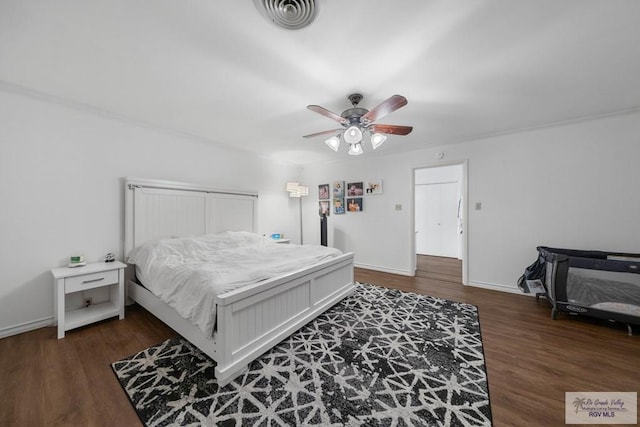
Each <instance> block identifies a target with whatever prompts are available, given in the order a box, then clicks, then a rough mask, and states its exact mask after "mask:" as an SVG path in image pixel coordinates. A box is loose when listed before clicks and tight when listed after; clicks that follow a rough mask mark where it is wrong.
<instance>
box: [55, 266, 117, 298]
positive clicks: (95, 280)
mask: <svg viewBox="0 0 640 427" xmlns="http://www.w3.org/2000/svg"><path fill="white" fill-rule="evenodd" d="M77 268H82V267H77ZM113 283H118V270H111V271H100V272H97V273H90V274H83V275H81V276H75V277H67V278H66V279H65V281H64V292H65V293H67V294H68V293H71V292H77V291H83V290H85V289H92V288H97V287H100V286H105V285H110V284H113Z"/></svg>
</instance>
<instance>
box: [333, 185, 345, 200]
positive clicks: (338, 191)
mask: <svg viewBox="0 0 640 427" xmlns="http://www.w3.org/2000/svg"><path fill="white" fill-rule="evenodd" d="M333 197H334V198H340V197H344V181H333Z"/></svg>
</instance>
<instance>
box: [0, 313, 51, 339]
mask: <svg viewBox="0 0 640 427" xmlns="http://www.w3.org/2000/svg"><path fill="white" fill-rule="evenodd" d="M45 326H53V316H51V317H45V318H44V319H38V320H32V321H30V322H25V323H21V324H19V325H15V326H9V327H6V328H1V329H0V338H6V337H10V336H12V335H18V334H22V333H24V332H29V331H33V330H36V329H40V328H44V327H45Z"/></svg>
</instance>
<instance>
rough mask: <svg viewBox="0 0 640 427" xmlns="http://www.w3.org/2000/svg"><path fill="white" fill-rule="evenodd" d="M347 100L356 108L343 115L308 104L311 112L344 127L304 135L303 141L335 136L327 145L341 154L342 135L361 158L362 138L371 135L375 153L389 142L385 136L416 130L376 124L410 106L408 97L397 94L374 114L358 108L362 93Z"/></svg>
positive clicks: (350, 152) (373, 111) (404, 133)
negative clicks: (383, 144) (321, 136)
mask: <svg viewBox="0 0 640 427" xmlns="http://www.w3.org/2000/svg"><path fill="white" fill-rule="evenodd" d="M347 99H349V101H351V105H352V107H351V108H348V109H346V110H344V111H343V112H342V113H341V114H340V115H338V114H336V113H334V112H331V111H329V110H327V109H326V108H324V107H321V106H319V105H307V108H308V109H309V110H311V111H314V112H316V113H318V114H322V115H323V116H325V117H328V118H330V119H332V120H335V121H336V122H338V123H340V124H341V125H342V128H339V129H331V130H325V131H322V132H316V133H312V134H310V135H304V136H303V138H313V137H316V136H320V135H329V134H334V135H333V136H332V137H331V138H329V139H327V140H326V141H325V143H326V144H327V145H328V146H329V148H331V149H332V150H333V151H336V152H337V151H338V148H339V147H340V136H342V138H343V139H344V141H345V142H346V143H347V144H349V154H351V155H352V156H358V155H360V154H362V153H363V151H362V137H363V135H365V134H369V135H370V140H371V146H372V147H373V149H374V150H375V149H376V148H378V147H379V146H381V145H382V143H383V142H385V141H386V139H387V137H386V136H385V135H408V134H409V133H410V132H411V131H412V130H413V127H412V126H399V125H383V124H377V123H374V122H375V121H376V120H378V119H381V118H382V117H384V116H386V115H387V114H389V113H392V112H394V111H396V110H397V109H399V108H401V107H404V106H405V105H407V98H405V97H404V96H401V95H393V96H391V97H389V98H388V99H386V100H384V101H383V102H382V103H381V104H380V105H378V106H377V107H375V108H374V109H373V110H371V111H369V110H367V109H366V108H361V107H358V104H359V103H360V101H362V95H361V94H359V93H353V94H351V95H349V96H347Z"/></svg>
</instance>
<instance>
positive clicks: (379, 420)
mask: <svg viewBox="0 0 640 427" xmlns="http://www.w3.org/2000/svg"><path fill="white" fill-rule="evenodd" d="M214 366H215V362H214V361H212V360H211V359H209V358H208V357H207V356H205V355H204V354H203V353H201V352H200V351H199V350H198V349H197V348H195V347H194V346H192V345H191V344H190V343H188V342H187V341H185V340H184V339H183V338H181V337H178V338H173V339H170V340H168V341H166V342H164V343H162V344H160V345H157V346H154V347H151V348H149V349H147V350H144V351H141V352H140V353H138V354H135V355H133V356H131V357H129V358H127V359H123V360H120V361H118V362H115V363H113V364H112V368H113V371H114V372H115V374H116V376H117V377H118V380H119V381H120V384H121V385H122V387H123V388H124V390H125V391H126V393H127V394H128V396H129V399H130V400H131V402H132V403H133V405H134V407H135V409H136V411H137V413H138V415H139V417H140V419H141V420H142V421H143V422H144V424H145V425H147V426H167V425H211V426H214V425H220V426H254V425H255V426H300V425H333V426H341V425H348V426H490V425H491V407H490V404H489V393H488V384H487V375H486V370H485V366H484V354H483V350H482V339H481V336H480V324H479V321H478V312H477V308H476V307H475V306H473V305H469V304H462V303H455V302H452V301H447V300H443V299H439V298H433V297H429V296H424V295H417V294H413V293H407V292H401V291H398V290H392V289H387V288H381V287H376V286H372V285H363V284H358V285H357V286H356V291H355V292H354V294H353V295H352V296H350V297H347V298H346V299H344V300H343V301H342V302H340V303H339V304H337V305H335V306H334V307H332V308H331V309H330V310H328V311H327V312H326V313H324V314H323V315H321V316H320V317H318V318H317V319H315V320H314V321H312V322H311V323H309V324H308V325H306V326H304V327H303V328H302V329H300V330H298V331H297V332H295V333H294V334H293V335H291V336H290V337H289V338H287V339H285V340H284V341H283V342H281V343H280V344H278V345H277V346H276V347H274V348H273V349H272V350H270V351H269V352H268V353H266V354H264V355H263V356H262V357H260V358H259V359H258V360H256V361H255V362H253V363H251V364H250V365H249V370H248V371H247V372H246V373H244V374H243V375H241V376H240V377H238V378H237V379H236V380H235V381H233V382H231V383H230V384H228V385H227V386H225V387H222V388H219V387H218V385H217V383H216V381H215V379H214V375H213V372H214Z"/></svg>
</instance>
